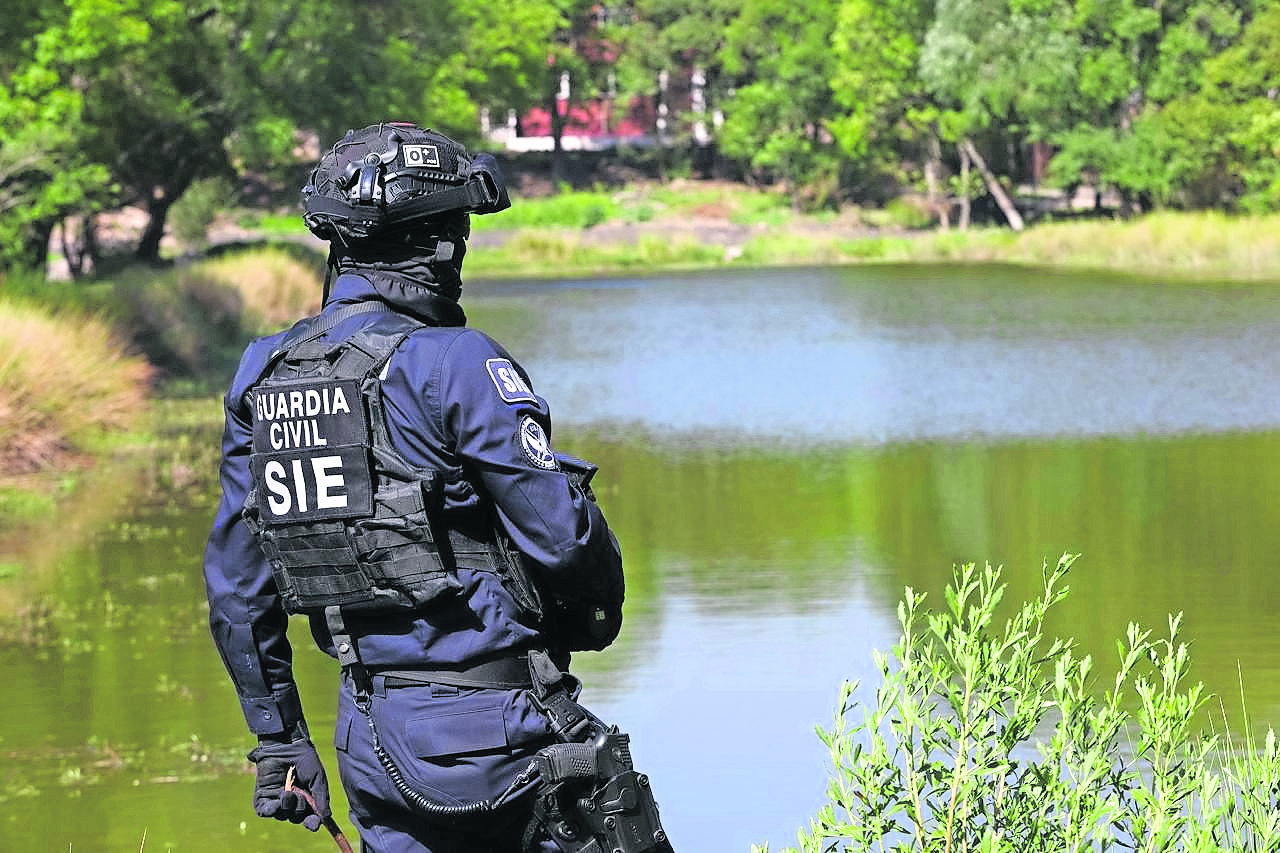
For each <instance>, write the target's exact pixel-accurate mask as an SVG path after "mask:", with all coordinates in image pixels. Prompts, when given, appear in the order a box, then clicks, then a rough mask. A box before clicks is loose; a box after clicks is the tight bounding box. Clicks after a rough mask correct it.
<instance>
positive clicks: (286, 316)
mask: <svg viewBox="0 0 1280 853" xmlns="http://www.w3.org/2000/svg"><path fill="white" fill-rule="evenodd" d="M193 269H194V270H195V271H197V272H198V274H199V275H201V276H203V277H205V278H208V279H211V280H212V281H214V282H217V283H219V284H224V285H226V286H228V287H231V288H233V289H235V290H236V292H238V293H239V294H240V299H241V301H242V303H243V306H244V310H245V311H246V312H247V313H248V314H250V315H252V316H251V317H250V318H248V319H249V320H250V323H249V325H256V326H258V327H260V330H261V331H264V332H265V331H274V330H276V329H280V328H283V327H284V326H288V325H289V324H291V323H293V322H295V321H297V320H298V319H300V318H302V317H306V316H309V315H311V314H314V313H316V312H317V311H319V310H320V291H321V288H320V277H321V276H322V275H323V259H322V258H319V257H317V258H311V259H306V260H304V259H302V258H301V257H300V256H299V253H298V252H289V251H285V250H284V249H280V248H268V249H261V250H256V251H251V252H240V253H236V254H228V255H225V256H223V257H218V258H214V259H212V260H208V261H204V262H203V263H201V264H199V265H198V266H196V267H194V268H193Z"/></svg>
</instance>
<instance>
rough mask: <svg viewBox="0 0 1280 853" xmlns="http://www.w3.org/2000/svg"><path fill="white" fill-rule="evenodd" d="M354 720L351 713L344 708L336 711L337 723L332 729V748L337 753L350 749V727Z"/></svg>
mask: <svg viewBox="0 0 1280 853" xmlns="http://www.w3.org/2000/svg"><path fill="white" fill-rule="evenodd" d="M354 722H355V720H354V718H353V717H352V715H351V712H350V711H348V710H347V709H346V708H341V709H339V710H338V721H337V723H335V724H334V727H333V748H334V749H336V750H338V752H348V751H350V749H351V726H352V725H353V724H354Z"/></svg>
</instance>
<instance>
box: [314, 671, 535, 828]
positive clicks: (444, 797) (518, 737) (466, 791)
mask: <svg viewBox="0 0 1280 853" xmlns="http://www.w3.org/2000/svg"><path fill="white" fill-rule="evenodd" d="M371 716H372V717H373V721H374V724H375V726H376V727H377V731H378V739H379V741H380V742H381V744H382V747H383V749H384V750H386V751H387V753H389V754H390V755H391V757H392V760H393V761H394V762H395V764H396V766H397V767H398V768H399V769H400V772H401V773H402V774H403V776H404V779H405V781H406V782H407V783H408V784H409V786H410V787H411V788H413V789H414V790H415V791H418V792H420V793H421V794H423V795H424V796H425V797H427V799H429V800H430V801H432V802H436V803H440V804H443V805H460V804H463V803H467V802H473V801H476V800H488V799H491V798H493V797H495V796H497V795H498V794H500V793H502V792H503V791H505V790H506V788H507V786H508V785H510V784H511V782H512V780H514V779H515V777H516V776H517V775H519V773H520V772H521V771H522V770H524V769H525V768H526V767H527V766H528V764H529V761H530V759H531V758H532V756H533V754H534V753H535V752H537V751H538V750H539V749H541V748H542V747H544V746H547V745H549V744H551V743H553V742H554V736H553V735H551V732H550V728H549V725H548V722H547V719H546V717H544V716H543V715H542V714H541V712H539V711H538V710H537V709H536V708H535V707H534V706H533V704H532V703H531V701H530V699H529V695H528V691H525V690H477V689H466V688H462V689H460V688H456V687H447V686H442V685H434V684H432V685H426V684H424V685H414V686H411V687H394V688H390V689H388V688H386V687H385V685H384V683H383V679H382V677H381V676H375V677H374V695H373V707H372V710H371ZM334 746H335V747H336V748H337V753H338V773H339V775H340V777H341V778H342V785H343V788H344V789H345V790H346V793H347V799H348V801H349V802H350V804H351V820H352V822H353V823H354V824H355V825H356V828H357V830H358V831H359V833H360V841H361V845H362V850H363V851H364V853H520V851H521V841H522V839H523V837H524V832H525V827H526V826H527V825H528V822H529V815H530V810H531V808H532V803H533V800H532V797H529V796H525V797H522V798H520V799H519V800H517V801H516V802H514V803H511V804H509V805H507V806H504V807H502V808H501V809H499V810H498V811H497V812H493V813H489V814H485V815H482V816H479V817H465V818H454V819H436V818H432V817H428V816H425V815H423V814H422V813H421V812H420V811H418V810H416V809H415V808H414V807H413V806H411V805H410V804H409V803H408V802H407V801H406V800H405V798H404V796H403V795H402V794H401V793H400V791H399V790H397V788H396V786H395V784H394V783H393V782H392V780H391V778H390V777H389V776H388V775H387V772H386V770H385V769H384V768H383V766H382V764H381V763H380V762H379V760H378V758H377V756H376V755H375V753H374V750H373V744H372V737H371V733H370V729H369V720H368V717H366V716H365V715H364V714H363V713H362V712H361V711H360V710H359V709H358V708H357V707H356V705H355V700H354V698H353V696H352V694H351V689H350V685H349V683H348V680H347V679H345V678H344V679H343V687H342V690H341V692H340V694H339V700H338V719H337V727H336V732H335V735H334ZM540 849H541V850H542V851H545V853H555V851H557V850H558V849H559V848H557V847H556V846H555V845H554V844H553V843H552V842H550V841H546V842H544V843H543V844H542V846H541V848H540Z"/></svg>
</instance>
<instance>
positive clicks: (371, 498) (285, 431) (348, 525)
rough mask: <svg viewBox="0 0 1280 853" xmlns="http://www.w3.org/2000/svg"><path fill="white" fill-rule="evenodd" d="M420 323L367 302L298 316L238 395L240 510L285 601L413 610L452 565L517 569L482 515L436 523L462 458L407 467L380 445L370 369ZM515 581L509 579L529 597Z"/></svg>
mask: <svg viewBox="0 0 1280 853" xmlns="http://www.w3.org/2000/svg"><path fill="white" fill-rule="evenodd" d="M371 312H373V313H378V317H377V318H376V319H375V320H373V321H372V322H371V323H368V324H366V326H365V327H364V328H362V329H361V330H360V331H358V332H356V333H355V334H354V335H352V336H351V337H349V338H345V339H342V340H337V341H328V342H320V341H317V340H316V339H317V338H318V337H320V336H321V335H322V334H323V333H324V332H325V331H327V330H328V329H330V328H332V327H333V326H334V325H336V323H338V322H339V321H341V320H343V319H346V318H347V317H350V316H353V315H355V314H361V313H371ZM422 325H423V324H421V323H419V322H417V321H416V320H413V319H412V318H409V317H406V316H404V315H401V314H398V313H395V312H394V311H392V310H391V309H390V308H388V307H387V306H385V305H383V304H381V303H372V302H365V303H358V304H356V305H352V306H348V307H345V308H342V309H339V310H338V311H336V312H332V313H330V314H328V315H321V317H319V318H315V319H313V320H310V321H304V322H303V323H301V324H299V325H298V326H296V327H295V328H294V329H293V331H291V332H290V334H289V335H288V336H287V337H286V338H285V340H284V342H283V343H282V345H281V346H280V347H279V348H278V349H277V350H276V351H275V352H273V353H272V354H271V357H270V358H269V359H268V361H267V364H266V365H265V367H264V368H263V370H262V372H261V373H260V374H259V377H258V380H257V381H256V382H255V383H254V384H253V385H252V386H251V387H250V390H249V391H248V393H247V395H246V402H247V403H248V405H249V406H250V408H251V410H252V412H253V445H252V452H251V455H250V457H249V461H250V467H251V470H252V472H253V488H252V489H251V490H250V492H249V495H248V497H247V498H246V499H245V505H244V518H245V521H246V523H247V524H248V525H249V527H250V528H251V529H252V530H253V531H254V533H255V534H256V535H257V537H258V541H259V543H260V544H261V546H262V550H263V552H264V553H265V554H266V556H267V559H268V560H269V561H270V563H271V569H272V573H273V575H274V576H275V580H276V585H277V586H278V587H279V590H280V594H281V596H282V597H283V599H284V604H285V607H286V609H287V610H288V611H289V612H291V613H308V614H319V613H322V612H324V611H325V609H326V608H329V607H334V606H337V607H341V608H342V609H343V610H352V611H356V610H359V611H365V610H405V609H416V608H419V607H422V606H423V605H426V604H429V603H430V602H432V601H435V600H437V599H439V598H441V597H442V596H447V595H450V594H452V593H454V592H456V591H457V590H459V589H461V588H462V585H461V584H460V583H459V581H458V578H457V573H456V570H457V569H459V568H469V569H476V570H482V571H483V570H489V571H494V572H497V573H498V574H499V575H500V576H501V577H502V580H503V581H504V583H505V584H508V586H509V587H510V585H511V584H512V582H513V575H521V576H522V575H523V573H522V572H519V571H518V570H517V571H516V572H512V571H511V566H512V564H513V561H514V560H515V559H516V558H515V557H514V555H513V554H512V553H511V552H510V551H509V550H508V549H507V548H505V547H504V544H503V540H502V537H501V536H499V535H497V534H496V531H495V530H494V528H493V525H492V522H489V523H488V525H487V529H488V534H487V535H485V534H480V535H485V539H483V540H480V539H474V538H471V537H470V536H468V535H465V534H463V533H462V532H460V531H458V530H456V529H450V527H449V526H448V525H447V524H446V523H445V519H444V518H443V517H442V516H443V514H442V512H441V510H442V507H443V502H444V498H443V493H444V487H445V485H446V483H447V482H448V481H450V480H455V481H456V480H457V479H460V478H461V472H460V471H457V470H454V471H445V470H431V469H422V468H418V467H416V466H414V465H411V464H410V463H409V462H407V461H406V460H405V458H404V457H403V456H402V455H401V454H400V452H399V451H398V450H396V448H395V447H393V446H392V444H391V440H390V436H389V434H388V432H387V425H386V421H385V418H384V414H383V408H382V392H381V381H380V378H379V373H380V372H381V370H382V368H383V366H384V365H385V364H386V362H387V360H388V359H389V358H390V357H391V354H392V352H394V351H395V349H396V347H398V346H399V345H400V343H401V342H402V341H403V340H404V339H405V337H406V336H408V335H409V334H411V333H412V332H414V331H415V330H417V329H419V328H421V327H422ZM472 532H473V533H474V532H475V531H474V530H473V531H472ZM522 580H523V578H522V577H521V578H520V579H518V581H517V582H516V583H515V585H516V586H517V587H518V589H515V590H512V591H513V593H514V594H516V595H517V601H519V602H520V603H521V604H524V605H526V606H533V607H535V608H536V607H537V603H536V601H535V600H530V596H529V593H528V590H527V586H526V584H524V583H522V582H519V581H522ZM522 599H523V600H522Z"/></svg>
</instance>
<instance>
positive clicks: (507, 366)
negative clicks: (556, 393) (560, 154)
mask: <svg viewBox="0 0 1280 853" xmlns="http://www.w3.org/2000/svg"><path fill="white" fill-rule="evenodd" d="M484 366H485V367H487V368H488V369H489V378H490V379H492V380H493V386H494V387H495V388H497V389H498V396H499V397H501V398H502V399H503V401H504V402H507V403H537V402H538V398H537V397H535V396H534V395H533V389H532V388H530V387H529V385H528V383H527V382H525V381H524V377H522V376H521V375H520V371H518V370H516V366H515V365H514V364H512V363H511V361H510V359H506V358H491V359H489V360H488V361H486V362H485V363H484Z"/></svg>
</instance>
